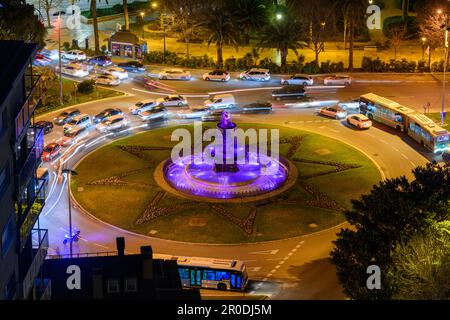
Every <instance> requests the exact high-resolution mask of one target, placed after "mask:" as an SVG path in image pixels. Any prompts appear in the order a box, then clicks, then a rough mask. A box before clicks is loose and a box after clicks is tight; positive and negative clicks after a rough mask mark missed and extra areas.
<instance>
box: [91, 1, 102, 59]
mask: <svg viewBox="0 0 450 320" xmlns="http://www.w3.org/2000/svg"><path fill="white" fill-rule="evenodd" d="M90 9H91V15H92V25H93V27H94V50H95V53H96V54H98V53H99V52H100V41H99V37H98V19H97V0H91V6H90Z"/></svg>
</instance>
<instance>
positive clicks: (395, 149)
mask: <svg viewBox="0 0 450 320" xmlns="http://www.w3.org/2000/svg"><path fill="white" fill-rule="evenodd" d="M391 147H392V149H394V151H396V152H399V151H400V150H398V149H397V148H396V147H394V146H391Z"/></svg>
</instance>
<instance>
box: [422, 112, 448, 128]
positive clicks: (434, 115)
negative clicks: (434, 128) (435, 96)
mask: <svg viewBox="0 0 450 320" xmlns="http://www.w3.org/2000/svg"><path fill="white" fill-rule="evenodd" d="M426 116H427V117H428V118H430V119H431V120H433V121H434V122H436V123H438V124H440V123H441V113H440V112H433V113H428V114H427V115H426ZM449 123H450V114H449V113H448V112H447V114H446V116H445V118H444V125H443V126H442V127H443V128H446V129H447V130H448V127H449Z"/></svg>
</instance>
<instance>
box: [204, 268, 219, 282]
mask: <svg viewBox="0 0 450 320" xmlns="http://www.w3.org/2000/svg"><path fill="white" fill-rule="evenodd" d="M202 279H203V280H216V274H215V272H214V270H203V275H202Z"/></svg>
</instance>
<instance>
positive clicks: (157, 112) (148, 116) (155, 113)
mask: <svg viewBox="0 0 450 320" xmlns="http://www.w3.org/2000/svg"><path fill="white" fill-rule="evenodd" d="M167 116H168V112H167V109H166V108H165V107H162V106H157V107H154V108H153V109H150V110H147V111H143V112H141V113H139V117H140V118H141V120H142V121H149V120H162V119H165V118H167Z"/></svg>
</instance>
